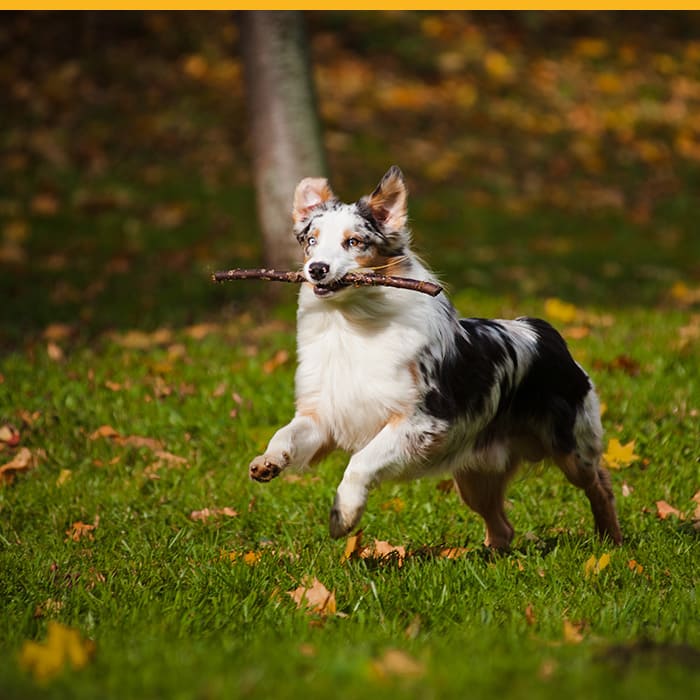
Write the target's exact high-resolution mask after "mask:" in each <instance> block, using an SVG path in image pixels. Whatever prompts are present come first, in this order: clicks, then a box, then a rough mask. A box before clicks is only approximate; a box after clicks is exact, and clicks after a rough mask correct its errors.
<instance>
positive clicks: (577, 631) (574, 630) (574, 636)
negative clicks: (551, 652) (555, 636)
mask: <svg viewBox="0 0 700 700" xmlns="http://www.w3.org/2000/svg"><path fill="white" fill-rule="evenodd" d="M582 629H583V625H582V624H580V623H573V622H569V620H564V641H565V642H566V643H567V644H580V643H581V642H582V641H583V634H582V633H581V631H582Z"/></svg>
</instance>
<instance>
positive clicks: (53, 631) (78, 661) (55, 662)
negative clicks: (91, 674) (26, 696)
mask: <svg viewBox="0 0 700 700" xmlns="http://www.w3.org/2000/svg"><path fill="white" fill-rule="evenodd" d="M94 650H95V645H94V642H92V641H90V640H89V639H83V638H82V637H81V636H80V632H78V630H75V629H71V628H70V627H66V626H65V625H62V624H61V623H59V622H54V621H51V622H49V624H48V627H47V636H46V641H45V642H43V643H42V642H30V641H27V642H25V643H24V645H23V646H22V649H21V651H20V654H19V663H20V666H21V667H22V668H23V669H25V670H26V671H28V672H29V673H31V674H32V675H33V676H34V678H35V679H36V680H37V681H39V682H40V683H45V682H46V681H49V680H51V679H52V678H54V677H55V676H57V675H58V674H60V673H61V672H62V671H63V669H64V668H65V666H66V665H70V666H71V668H73V670H75V671H79V670H80V669H81V668H84V667H85V666H86V665H87V663H88V661H89V660H90V657H91V656H92V654H93V653H94Z"/></svg>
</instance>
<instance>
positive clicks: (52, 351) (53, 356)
mask: <svg viewBox="0 0 700 700" xmlns="http://www.w3.org/2000/svg"><path fill="white" fill-rule="evenodd" d="M46 354H47V355H48V356H49V359H50V360H53V362H61V361H62V360H63V359H64V357H65V355H64V353H63V350H61V346H60V345H58V344H56V343H54V342H53V340H51V341H49V342H48V343H47V344H46Z"/></svg>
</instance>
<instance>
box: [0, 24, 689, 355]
mask: <svg viewBox="0 0 700 700" xmlns="http://www.w3.org/2000/svg"><path fill="white" fill-rule="evenodd" d="M301 19H302V22H303V23H304V25H305V28H304V30H303V31H304V32H305V33H304V34H301V35H300V36H302V37H303V42H302V47H301V49H302V52H307V53H308V56H307V57H308V59H309V60H310V77H311V79H312V85H313V89H314V93H315V106H316V109H317V115H318V120H319V121H318V123H319V130H318V131H319V133H320V145H321V156H320V157H321V161H320V162H322V163H323V165H322V167H323V169H325V170H326V172H327V174H328V175H329V177H330V179H331V183H332V185H333V188H334V190H335V192H336V193H337V194H338V196H339V197H340V198H341V199H343V200H345V201H353V200H354V199H356V198H358V197H360V196H361V195H363V194H365V193H367V192H369V191H371V189H372V188H373V187H374V186H375V184H376V183H377V181H378V180H379V179H380V177H381V176H382V174H383V173H384V172H385V171H386V169H387V168H388V167H389V166H390V165H391V164H394V163H395V164H397V165H399V166H400V167H401V168H402V170H403V171H404V174H405V175H406V178H407V181H408V184H409V188H410V192H411V198H410V200H409V209H410V215H411V221H412V227H413V230H414V238H415V242H416V248H417V249H418V250H419V251H420V253H421V254H422V255H423V256H424V257H425V258H426V259H427V261H428V262H429V264H430V265H431V266H432V267H434V268H435V269H436V270H437V271H438V272H439V273H440V275H441V276H442V278H443V279H444V280H445V281H446V282H447V283H448V285H449V287H450V288H451V289H452V290H453V292H454V293H455V298H456V299H457V302H458V305H461V306H464V307H468V306H472V305H473V306H475V307H476V310H475V311H471V312H470V311H469V308H464V309H461V310H463V311H464V312H467V313H476V312H480V311H481V310H483V309H484V308H489V301H488V300H489V299H493V298H497V300H498V301H497V302H496V303H495V306H496V307H497V308H496V310H497V311H503V313H508V312H510V311H513V312H516V313H519V312H523V311H524V310H526V309H524V308H523V307H525V306H527V304H528V300H531V299H541V298H544V297H547V296H556V297H559V298H562V299H566V300H568V301H571V302H573V303H577V304H586V305H597V306H601V307H610V306H620V305H656V306H658V307H660V308H664V307H665V306H667V305H671V306H679V305H680V306H682V307H684V308H690V307H693V306H696V305H697V304H698V303H699V302H700V292H698V289H699V286H698V285H700V236H698V233H697V230H696V229H697V221H698V220H699V218H700V201H699V198H698V185H699V183H700V14H698V13H694V12H673V13H644V12H602V13H601V12H595V13H593V12H590V13H589V12H546V13H540V12H510V13H504V12H371V13H365V12H349V13H348V12H312V13H305V14H304V15H303V17H301ZM245 22H246V18H245V17H241V15H237V14H234V13H214V12H206V13H190V12H177V13H166V12H138V13H136V12H119V13H104V12H83V13H71V12H33V13H29V12H4V13H2V15H0V53H1V54H2V56H3V60H2V62H1V63H0V350H5V351H7V350H12V349H13V348H18V347H23V346H26V345H27V344H30V343H31V342H32V341H33V339H34V338H36V337H38V336H40V335H41V333H42V332H43V331H44V330H45V329H46V328H47V326H49V325H50V324H67V325H68V326H69V327H70V328H71V332H73V333H76V334H78V335H80V336H81V337H84V338H85V339H89V338H91V337H93V336H95V335H97V334H99V333H102V332H104V331H106V330H110V329H126V328H141V329H144V330H152V329H155V328H158V327H161V326H178V325H182V324H192V323H196V322H200V321H203V320H206V319H207V318H212V317H216V316H220V315H221V314H222V313H223V314H224V315H227V314H228V315H231V314H233V315H235V314H238V313H241V312H242V311H243V310H247V311H250V310H251V309H254V310H255V309H257V310H260V309H261V308H265V307H264V306H261V304H260V302H261V300H264V299H265V298H266V297H267V288H266V287H265V284H266V283H250V282H246V283H235V284H233V283H230V284H228V285H221V286H216V285H214V284H212V283H211V282H210V279H209V275H210V273H211V272H212V271H213V270H216V269H224V268H228V267H244V266H258V265H261V264H263V263H264V261H266V260H269V259H270V254H271V248H274V247H275V246H274V245H273V244H270V242H269V241H268V243H267V251H266V245H264V244H263V238H262V236H261V224H260V221H259V219H258V214H257V211H256V204H255V202H256V188H257V193H258V197H259V201H260V202H261V205H262V206H263V207H264V206H266V204H267V196H268V193H267V192H266V191H263V190H262V189H261V186H260V183H259V181H256V179H255V177H254V167H253V164H254V155H255V148H256V146H255V144H254V142H253V141H252V139H251V133H252V129H253V130H254V126H255V124H256V123H257V124H260V123H261V122H260V120H261V119H262V118H263V117H264V110H263V111H262V112H261V111H258V112H257V113H255V110H252V109H250V107H251V100H250V99H249V97H250V95H249V93H250V77H249V82H248V91H246V85H245V80H244V75H245V70H244V65H243V63H244V61H243V59H242V56H243V53H244V52H243V51H242V49H243V47H244V44H245V41H244V39H245V36H244V31H242V27H243V28H245V26H246V24H245ZM258 49H259V50H263V49H264V47H262V48H261V47H258ZM247 60H250V59H247ZM258 109H259V108H258ZM251 127H252V128H251ZM304 174H307V175H315V174H318V173H304ZM280 177H282V174H280ZM289 206H291V202H290V203H289ZM268 208H270V209H275V210H278V209H279V207H278V206H274V207H273V206H269V207H268ZM287 211H288V209H287V210H285V211H284V212H283V213H284V216H285V217H286V216H287ZM290 235H291V234H290ZM268 286H270V285H268ZM294 293H295V290H293V289H287V288H285V290H284V291H281V292H280V293H279V296H277V297H276V298H275V304H276V307H275V308H283V309H287V310H288V311H283V312H282V313H283V314H284V313H288V314H292V313H293V311H291V310H290V309H292V307H293V298H294ZM481 303H483V305H482V306H479V304H481Z"/></svg>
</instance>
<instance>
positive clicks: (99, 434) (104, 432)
mask: <svg viewBox="0 0 700 700" xmlns="http://www.w3.org/2000/svg"><path fill="white" fill-rule="evenodd" d="M115 437H119V433H118V432H117V431H116V430H115V429H114V428H113V427H112V426H111V425H101V426H100V427H99V428H98V429H97V430H95V432H93V433H91V434H90V440H98V439H99V438H115Z"/></svg>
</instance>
